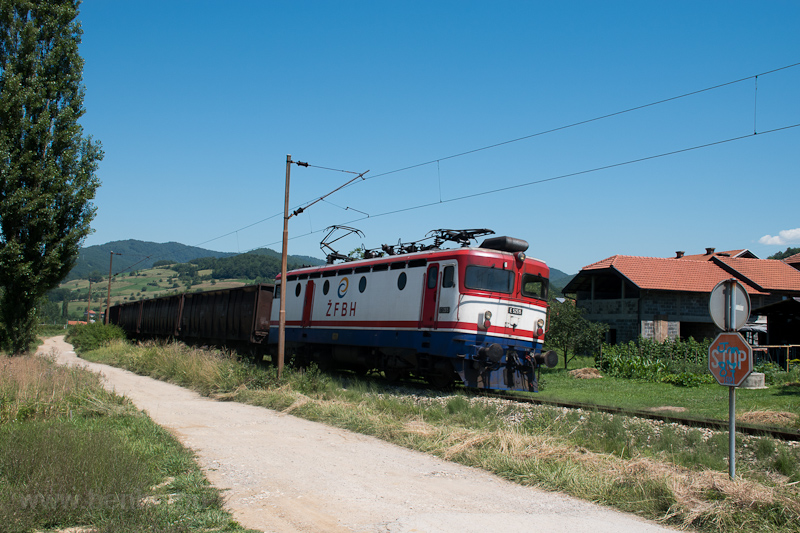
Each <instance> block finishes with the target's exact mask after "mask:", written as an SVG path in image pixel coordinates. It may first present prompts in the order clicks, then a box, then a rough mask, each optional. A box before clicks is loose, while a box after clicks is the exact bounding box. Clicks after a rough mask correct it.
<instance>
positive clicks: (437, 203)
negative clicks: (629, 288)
mask: <svg viewBox="0 0 800 533" xmlns="http://www.w3.org/2000/svg"><path fill="white" fill-rule="evenodd" d="M797 127H800V123H797V124H791V125H789V126H782V127H780V128H774V129H771V130H766V131H762V132H760V133H750V134H747V135H740V136H738V137H731V138H728V139H723V140H720V141H714V142H710V143H705V144H699V145H696V146H691V147H688V148H681V149H679V150H672V151H670V152H664V153H660V154H655V155H650V156H646V157H639V158H637V159H630V160H627V161H623V162H620V163H613V164H610V165H604V166H600V167H594V168H590V169H586V170H580V171H577V172H570V173H568V174H561V175H558V176H552V177H549V178H542V179H538V180H533V181H528V182H525V183H519V184H517V185H509V186H508V187H499V188H497V189H491V190H488V191H482V192H477V193H473V194H466V195H463V196H458V197H455V198H448V199H446V200H439V201H435V202H428V203H425V204H419V205H415V206H409V207H404V208H401V209H395V210H392V211H385V212H383V213H378V214H373V215H370V216H368V217H360V218H356V219H353V220H350V221H347V222H342V224H344V225H346V224H353V223H355V222H359V221H361V220H366V219H367V218H378V217H382V216H388V215H396V214H398V213H404V212H407V211H414V210H417V209H423V208H425V207H434V206H440V205H443V204H447V203H452V202H459V201H461V200H468V199H470V198H476V197H479V196H486V195H489V194H496V193H499V192H505V191H509V190H513V189H520V188H523V187H530V186H532V185H539V184H541V183H546V182H550V181H557V180H562V179H566V178H573V177H576V176H581V175H584V174H591V173H594V172H600V171H602V170H608V169H612V168H617V167H622V166H626V165H632V164H634V163H642V162H644V161H651V160H653V159H659V158H662V157H668V156H672V155H677V154H682V153H686V152H691V151H694V150H701V149H703V148H710V147H712V146H718V145H721V144H726V143H730V142H734V141H741V140H743V139H752V138H754V137H760V136H763V135H767V134H770V133H776V132H779V131H784V130H789V129H792V128H797ZM320 231H322V230H317V231H312V232H308V233H305V234H302V235H298V236H296V237H292V240H294V239H299V238H302V237H307V236H309V235H312V234H314V233H319V232H320ZM279 242H281V241H276V242H272V243H269V244H264V245H262V246H261V248H263V247H265V246H273V245H274V244H276V243H279Z"/></svg>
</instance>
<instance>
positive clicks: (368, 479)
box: [39, 337, 673, 533]
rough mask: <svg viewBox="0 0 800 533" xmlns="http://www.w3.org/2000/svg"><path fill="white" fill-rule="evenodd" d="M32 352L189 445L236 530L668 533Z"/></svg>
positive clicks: (316, 427)
mask: <svg viewBox="0 0 800 533" xmlns="http://www.w3.org/2000/svg"><path fill="white" fill-rule="evenodd" d="M39 352H40V353H52V352H54V353H55V354H56V356H57V360H58V362H59V363H61V364H66V365H80V366H85V367H87V368H88V369H89V370H92V371H94V372H99V373H101V374H102V375H103V376H104V382H105V386H106V387H107V388H108V389H110V390H114V391H116V392H117V393H118V394H121V395H124V396H127V397H128V398H130V399H131V401H133V403H134V404H135V405H136V406H137V407H138V408H139V409H143V410H145V411H146V412H147V413H148V414H149V415H150V417H151V418H152V419H153V420H155V422H157V423H158V424H160V425H162V426H163V427H165V428H167V429H169V430H170V431H172V432H173V433H174V434H175V435H177V437H178V438H179V439H180V441H181V442H182V443H183V444H184V445H185V446H187V447H189V448H191V449H192V450H194V451H195V452H196V454H197V458H198V461H199V463H200V465H201V466H202V467H203V469H204V471H205V472H206V475H207V477H208V479H209V481H210V482H211V483H212V484H213V485H214V486H216V487H219V488H221V489H223V490H224V491H225V492H224V494H225V496H226V500H227V507H228V508H229V509H230V511H231V512H232V513H233V516H234V518H235V519H236V520H237V521H238V522H239V523H240V524H242V525H243V526H245V527H249V528H254V529H258V530H261V531H269V532H274V533H295V532H304V533H306V532H308V533H311V532H313V533H318V532H353V531H357V532H391V533H401V532H402V533H406V532H424V533H451V532H452V533H456V532H457V533H471V532H493V531H500V532H503V533H516V532H528V531H537V532H565V533H582V532H586V533H604V532H609V533H612V532H613V533H627V532H631V533H633V532H637V533H639V532H647V533H650V532H660V531H673V530H672V529H669V528H666V527H663V526H660V525H658V524H654V523H652V522H647V521H644V520H641V519H639V518H637V517H635V516H631V515H626V514H624V513H620V512H616V511H612V510H609V509H605V508H603V507H600V506H597V505H594V504H591V503H587V502H584V501H582V500H577V499H575V498H571V497H569V496H565V495H563V494H559V493H551V492H545V491H541V490H537V489H533V488H528V487H522V486H518V485H514V484H512V483H509V482H507V481H504V480H502V479H500V478H498V477H496V476H493V475H490V474H487V473H485V472H482V471H480V470H477V469H474V468H468V467H465V466H461V465H458V464H455V463H450V462H447V461H444V460H441V459H438V458H436V457H432V456H428V455H425V454H422V453H419V452H415V451H411V450H407V449H405V448H401V447H398V446H395V445H392V444H388V443H386V442H383V441H381V440H378V439H375V438H372V437H366V436H363V435H359V434H356V433H351V432H349V431H346V430H343V429H337V428H333V427H329V426H326V425H324V424H318V423H313V422H308V421H306V420H302V419H300V418H296V417H293V416H291V415H286V414H282V413H278V412H275V411H270V410H268V409H263V408H260V407H253V406H250V405H243V404H239V403H234V402H218V401H214V400H210V399H208V398H203V397H202V396H200V395H199V394H197V393H195V392H192V391H190V390H187V389H184V388H181V387H178V386H176V385H172V384H169V383H164V382H162V381H158V380H154V379H151V378H147V377H143V376H138V375H136V374H133V373H131V372H128V371H126V370H121V369H118V368H115V367H111V366H107V365H100V364H95V363H89V362H87V361H84V360H82V359H79V358H78V357H77V356H76V355H75V352H74V351H73V350H72V346H70V345H69V344H67V343H65V342H64V339H63V337H54V338H51V339H48V340H47V341H46V342H45V344H44V345H43V346H42V347H40V349H39Z"/></svg>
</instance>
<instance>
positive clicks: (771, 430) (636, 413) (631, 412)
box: [480, 392, 800, 442]
mask: <svg viewBox="0 0 800 533" xmlns="http://www.w3.org/2000/svg"><path fill="white" fill-rule="evenodd" d="M480 395H482V396H487V397H491V398H501V399H504V400H509V401H512V402H518V403H531V404H537V405H549V406H553V407H566V408H568V409H584V410H587V411H600V412H603V413H611V414H617V415H623V416H631V417H637V418H647V419H650V420H661V421H664V422H669V423H676V424H682V425H685V426H691V427H698V428H707V429H713V430H718V431H727V430H728V421H727V420H717V419H713V418H689V417H682V416H676V415H673V414H664V413H655V412H652V411H640V410H635V409H623V408H621V407H610V406H604V405H595V404H586V403H579V402H559V401H554V400H543V399H540V398H525V397H521V396H514V395H510V394H503V393H492V392H482V393H480ZM736 431H737V432H739V433H743V434H746V435H753V436H769V437H772V438H774V439H779V440H784V441H798V442H800V431H792V430H788V429H784V428H776V427H766V426H757V425H753V424H747V423H743V422H738V421H737V422H736Z"/></svg>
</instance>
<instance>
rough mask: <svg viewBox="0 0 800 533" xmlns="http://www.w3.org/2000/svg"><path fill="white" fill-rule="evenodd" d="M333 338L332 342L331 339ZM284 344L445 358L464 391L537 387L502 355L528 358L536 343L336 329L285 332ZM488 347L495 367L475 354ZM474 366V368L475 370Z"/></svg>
mask: <svg viewBox="0 0 800 533" xmlns="http://www.w3.org/2000/svg"><path fill="white" fill-rule="evenodd" d="M334 334H335V338H334ZM277 336H278V328H277V327H271V328H270V339H274V338H277ZM286 342H287V343H308V344H325V345H333V346H363V347H378V348H381V347H385V348H405V349H410V350H414V351H415V352H417V353H420V354H428V355H431V356H434V357H445V358H448V359H449V360H450V362H451V363H452V364H453V368H454V369H455V371H456V372H457V373H458V375H459V376H460V378H461V381H462V382H463V383H464V385H465V386H467V387H473V388H491V389H497V390H527V391H532V392H538V383H537V380H536V376H535V374H534V372H533V369H532V367H531V368H530V370H527V371H521V370H519V369H515V368H512V369H509V366H508V364H507V359H506V355H505V354H506V353H507V351H508V349H509V348H513V349H514V350H515V351H517V352H519V353H522V354H524V353H527V352H529V353H530V355H531V356H534V355H536V354H541V353H542V344H541V343H539V342H532V341H522V340H518V339H510V338H508V337H502V336H495V335H486V334H480V333H479V334H475V333H461V332H455V331H451V330H445V331H435V330H434V331H431V330H389V329H376V330H363V329H337V328H324V329H323V328H298V327H287V328H286ZM491 344H499V345H500V346H501V347H502V348H503V354H504V355H503V357H502V359H501V360H500V361H499V362H497V363H491V362H488V361H481V362H480V363H476V361H477V360H478V359H479V355H478V350H479V349H480V348H482V347H487V346H489V345H491ZM476 366H477V368H476Z"/></svg>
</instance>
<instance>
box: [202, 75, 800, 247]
mask: <svg viewBox="0 0 800 533" xmlns="http://www.w3.org/2000/svg"><path fill="white" fill-rule="evenodd" d="M797 66H800V62H797V63H792V64H790V65H785V66H782V67H778V68H774V69H772V70H767V71H764V72H761V73H758V74H753V75H750V76H746V77H744V78H739V79H736V80H731V81H727V82H724V83H719V84H717V85H712V86H710V87H706V88H704V89H698V90H695V91H690V92H688V93H683V94H680V95H677V96H672V97H669V98H664V99H662V100H657V101H654V102H650V103H647V104H642V105H639V106H634V107H630V108H627V109H623V110H620V111H615V112H613V113H608V114H605V115H600V116H597V117H594V118H590V119H586V120H581V121H578V122H573V123H571V124H566V125H564V126H559V127H557V128H552V129H549V130H544V131H540V132H537V133H532V134H530V135H525V136H522V137H517V138H515V139H509V140H506V141H502V142H498V143H494V144H490V145H487V146H482V147H480V148H474V149H471V150H467V151H464V152H459V153H456V154H451V155H448V156H444V157H438V158H436V159H432V160H430V161H426V162H424V163H416V164H413V165H409V166H406V167H402V168H398V169H394V170H390V171H387V172H383V173H379V174H374V175H372V176H369V177H365V178H364V179H363V180H362V181H367V180H373V179H375V178H380V177H383V176H389V175H391V174H397V173H400V172H405V171H407V170H412V169H415V168H419V167H423V166H426V165H432V164H433V163H437V164H439V163H440V162H441V161H446V160H449V159H455V158H458V157H463V156H466V155H470V154H474V153H477V152H482V151H485V150H491V149H493V148H498V147H500V146H505V145H508V144H512V143H516V142H520V141H524V140H527V139H532V138H535V137H540V136H543V135H548V134H550V133H555V132H558V131H563V130H566V129H569V128H574V127H577V126H582V125H585V124H590V123H592V122H597V121H601V120H604V119H608V118H612V117H615V116H619V115H623V114H626V113H632V112H634V111H639V110H642V109H646V108H648V107H654V106H657V105H660V104H665V103H667V102H673V101H675V100H680V99H682V98H687V97H689V96H694V95H698V94H702V93H705V92H709V91H714V90H716V89H721V88H723V87H727V86H729V85H735V84H737V83H742V82H745V81H747V80H751V79H755V80H756V83H758V81H757V80H758V77H759V76H766V75H768V74H774V73H776V72H780V71H782V70H787V69H790V68H794V67H797ZM754 133H755V132H754ZM723 142H725V141H723ZM308 166H309V167H313V168H319V169H323V170H330V171H335V172H345V173H350V174H357V172H353V171H350V170H341V169H335V168H328V167H324V166H318V165H311V164H309V165H308ZM352 185H354V184H351V185H348V186H347V187H351V186H352ZM306 203H308V202H300V203H298V204H297V205H296V206H295V207H294V208H293V209H296V208H297V207H299V206H303V205H305V204H306ZM281 215H282V212H278V213H276V214H274V215H272V216H270V217H267V218H264V219H261V220H259V221H257V222H253V223H252V224H248V225H247V226H244V227H242V228H239V229H237V230H234V231H231V232H229V233H226V234H224V235H220V236H218V237H214V238H213V239H209V240H206V241H203V242H201V243H198V244H195V245H194V246H201V245H203V244H208V243H209V242H213V241H216V240H219V239H222V238H225V237H228V236H230V235H233V234H234V233H236V232H237V231H241V230H244V229H248V228H251V227H253V226H255V225H257V224H261V223H263V222H266V221H268V220H271V219H273V218H276V217H278V216H281Z"/></svg>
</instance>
